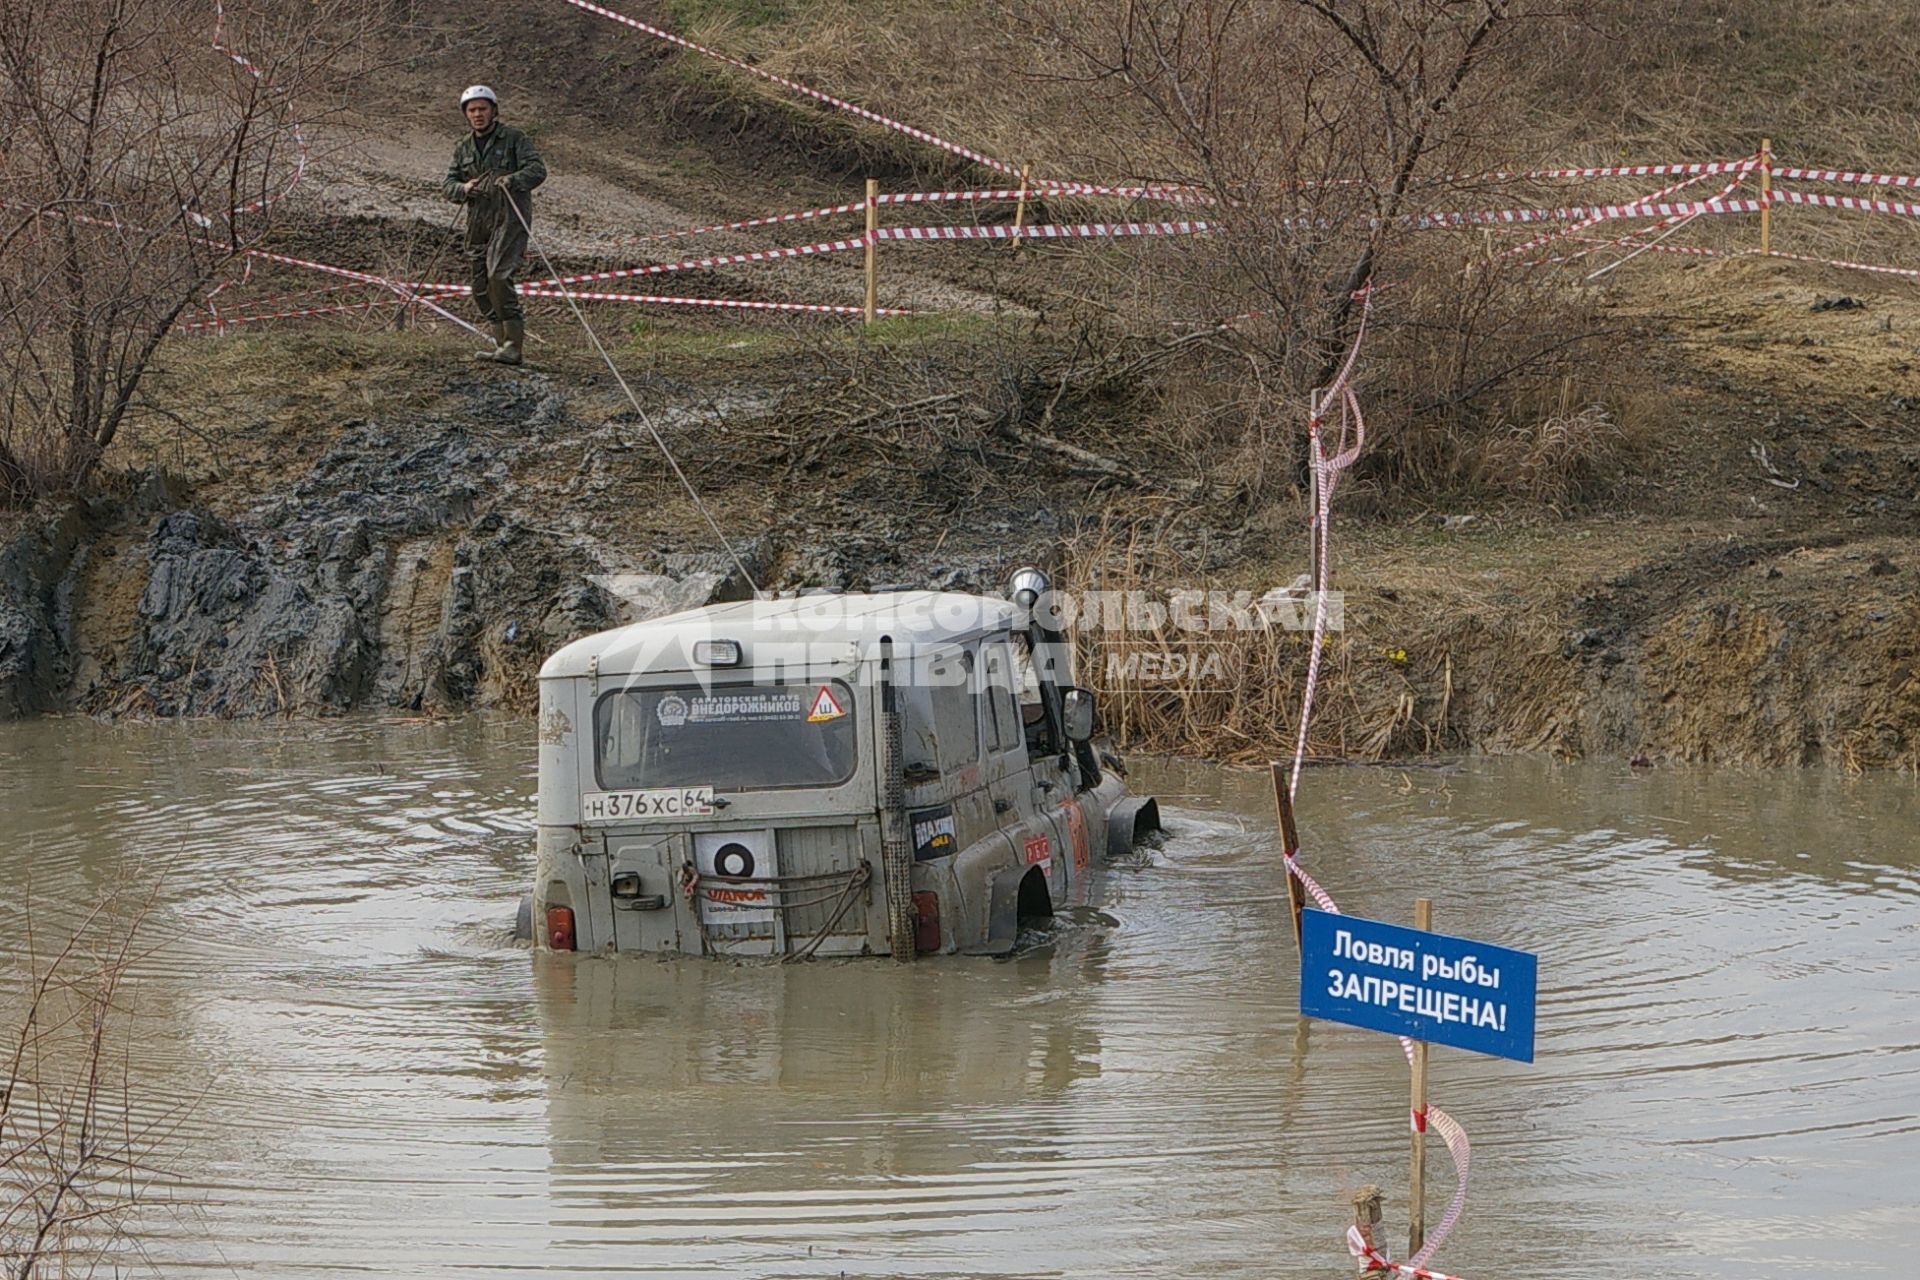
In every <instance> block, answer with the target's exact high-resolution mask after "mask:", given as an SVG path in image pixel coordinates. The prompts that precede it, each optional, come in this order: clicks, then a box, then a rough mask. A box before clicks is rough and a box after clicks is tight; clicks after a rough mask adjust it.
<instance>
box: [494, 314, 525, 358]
mask: <svg viewBox="0 0 1920 1280" xmlns="http://www.w3.org/2000/svg"><path fill="white" fill-rule="evenodd" d="M506 329H507V340H506V341H505V342H503V343H501V344H500V349H499V350H498V351H496V352H494V353H493V358H494V359H495V360H497V361H499V362H500V363H501V364H519V363H520V344H521V343H522V342H523V341H525V340H526V336H527V325H526V322H525V321H524V320H509V321H507V324H506Z"/></svg>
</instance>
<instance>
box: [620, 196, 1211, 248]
mask: <svg viewBox="0 0 1920 1280" xmlns="http://www.w3.org/2000/svg"><path fill="white" fill-rule="evenodd" d="M1077 185H1078V184H1062V183H1055V184H1035V185H1034V186H1031V187H1028V188H1026V190H1025V191H1022V190H1021V189H1020V188H1019V187H1000V188H996V189H993V190H988V191H899V192H892V193H889V194H885V195H879V196H876V197H874V203H875V204H878V205H912V204H946V203H963V202H972V203H1011V202H1013V201H1016V200H1019V199H1020V198H1021V197H1022V196H1023V195H1024V196H1025V197H1026V198H1027V199H1029V200H1043V199H1048V198H1053V197H1061V196H1074V197H1077V196H1081V195H1124V196H1128V197H1131V198H1135V199H1143V200H1153V199H1159V200H1168V201H1172V202H1173V203H1176V204H1212V203H1213V200H1212V199H1211V198H1209V197H1203V196H1199V195H1194V194H1192V193H1186V194H1179V195H1176V194H1172V193H1163V190H1162V189H1161V188H1157V187H1102V188H1098V189H1094V188H1085V189H1075V188H1076V187H1077ZM866 207H867V202H866V201H865V200H849V201H847V202H846V203H845V204H830V205H823V206H821V207H820V208H818V209H801V210H798V211H796V212H793V213H772V214H766V215H763V216H761V217H757V218H741V219H739V220H737V221H734V222H716V223H712V224H710V225H708V226H703V227H686V228H683V229H681V230H678V231H659V232H654V233H652V234H650V235H644V236H627V237H624V238H623V239H621V240H619V241H617V242H616V243H619V244H622V245H632V244H647V243H650V242H652V241H655V240H677V239H681V238H684V237H686V236H701V235H710V234H713V233H716V232H726V231H747V230H750V229H752V228H754V227H770V226H777V225H779V224H781V223H787V222H807V221H812V220H814V219H818V218H831V217H836V216H839V215H841V214H848V213H858V212H859V211H860V210H862V209H865V208H866Z"/></svg>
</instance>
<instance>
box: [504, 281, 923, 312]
mask: <svg viewBox="0 0 1920 1280" xmlns="http://www.w3.org/2000/svg"><path fill="white" fill-rule="evenodd" d="M520 296H521V297H523V298H578V299H582V300H585V301H590V302H642V303H648V304H659V305H662V306H672V307H722V308H734V309H737V310H741V311H801V312H812V313H818V314H825V315H836V316H857V315H864V314H865V312H866V308H864V307H853V306H842V305H838V304H832V303H824V302H755V301H750V300H746V299H741V298H680V297H674V296H672V295H670V294H651V293H583V292H580V291H578V290H574V289H542V288H527V289H522V290H520ZM873 313H874V314H875V315H877V316H910V315H914V314H916V313H915V312H912V311H908V310H903V309H901V308H898V307H875V308H874V312H873Z"/></svg>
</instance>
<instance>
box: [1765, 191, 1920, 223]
mask: <svg viewBox="0 0 1920 1280" xmlns="http://www.w3.org/2000/svg"><path fill="white" fill-rule="evenodd" d="M1773 198H1774V200H1775V201H1777V202H1779V203H1782V204H1808V205H1816V206H1818V207H1820V208H1823V209H1851V210H1853V211H1855V212H1857V213H1892V214H1898V215H1899V216H1901V217H1903V218H1920V204H1909V203H1907V202H1906V201H1904V200H1873V199H1869V198H1867V197H1865V196H1833V195H1828V194H1826V193H1825V192H1822V191H1793V190H1790V189H1788V188H1786V187H1775V188H1774V189H1773Z"/></svg>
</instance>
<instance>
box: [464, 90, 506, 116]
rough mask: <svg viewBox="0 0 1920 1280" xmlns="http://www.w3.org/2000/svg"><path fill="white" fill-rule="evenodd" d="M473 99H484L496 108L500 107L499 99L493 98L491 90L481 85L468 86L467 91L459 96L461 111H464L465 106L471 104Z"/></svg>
mask: <svg viewBox="0 0 1920 1280" xmlns="http://www.w3.org/2000/svg"><path fill="white" fill-rule="evenodd" d="M475 98H485V99H486V100H487V101H488V102H491V103H492V104H493V105H494V106H495V107H496V108H497V107H499V105H500V99H498V98H496V97H494V96H493V90H491V89H489V88H487V86H485V85H483V84H470V85H468V86H467V91H466V92H465V93H463V94H461V95H460V109H461V110H462V111H465V110H466V109H467V104H468V103H469V102H472V101H473V100H474V99H475Z"/></svg>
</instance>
